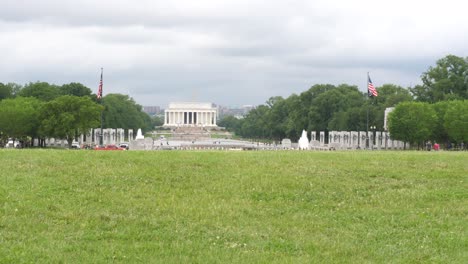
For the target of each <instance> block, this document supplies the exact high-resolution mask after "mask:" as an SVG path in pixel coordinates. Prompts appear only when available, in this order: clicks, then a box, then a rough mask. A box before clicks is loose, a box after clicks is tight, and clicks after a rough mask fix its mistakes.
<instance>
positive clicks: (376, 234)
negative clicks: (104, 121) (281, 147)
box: [0, 150, 468, 263]
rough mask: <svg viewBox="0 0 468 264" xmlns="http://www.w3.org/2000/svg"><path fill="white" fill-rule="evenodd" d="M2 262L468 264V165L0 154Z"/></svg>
mask: <svg viewBox="0 0 468 264" xmlns="http://www.w3.org/2000/svg"><path fill="white" fill-rule="evenodd" d="M0 161H1V163H0V164H1V170H0V263H107V262H117V263H135V262H136V263H388V262H391V263H467V260H468V232H467V227H468V153H467V152H422V151H421V152H415V151H406V152H391V151H388V152H383V151H382V152H377V151H376V152H371V151H367V152H366V151H362V152H351V151H349V152H299V151H280V152H234V151H233V152H221V151H219V152H217V151H213V152H195V151H193V152H190V151H162V152H139V151H120V152H110V151H109V152H106V151H102V152H99V151H85V150H80V151H72V150H0Z"/></svg>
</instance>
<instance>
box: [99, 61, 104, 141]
mask: <svg viewBox="0 0 468 264" xmlns="http://www.w3.org/2000/svg"><path fill="white" fill-rule="evenodd" d="M103 73H104V68H102V67H101V91H100V92H101V94H100V98H99V103H100V104H101V105H102V87H103V86H104V83H103V81H102V75H103ZM103 119H104V109H102V110H101V133H100V137H99V145H100V146H102V145H104V141H103V140H104V139H103V136H104V123H103Z"/></svg>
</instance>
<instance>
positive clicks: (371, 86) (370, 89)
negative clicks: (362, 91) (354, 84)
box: [367, 74, 378, 97]
mask: <svg viewBox="0 0 468 264" xmlns="http://www.w3.org/2000/svg"><path fill="white" fill-rule="evenodd" d="M367 95H368V96H369V97H373V96H377V95H378V93H377V90H376V89H375V87H374V84H372V81H371V79H370V76H369V74H367Z"/></svg>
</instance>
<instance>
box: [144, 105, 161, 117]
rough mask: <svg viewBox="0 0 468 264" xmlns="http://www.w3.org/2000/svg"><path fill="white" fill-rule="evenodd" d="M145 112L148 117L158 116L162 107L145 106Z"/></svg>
mask: <svg viewBox="0 0 468 264" xmlns="http://www.w3.org/2000/svg"><path fill="white" fill-rule="evenodd" d="M143 112H145V113H147V114H148V115H158V114H160V112H161V107H159V106H143Z"/></svg>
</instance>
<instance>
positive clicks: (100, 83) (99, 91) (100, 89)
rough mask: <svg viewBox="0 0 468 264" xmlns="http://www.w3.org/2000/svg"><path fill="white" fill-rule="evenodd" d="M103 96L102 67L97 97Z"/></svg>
mask: <svg viewBox="0 0 468 264" xmlns="http://www.w3.org/2000/svg"><path fill="white" fill-rule="evenodd" d="M101 98H102V69H101V81H100V82H99V89H98V93H97V99H101Z"/></svg>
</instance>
